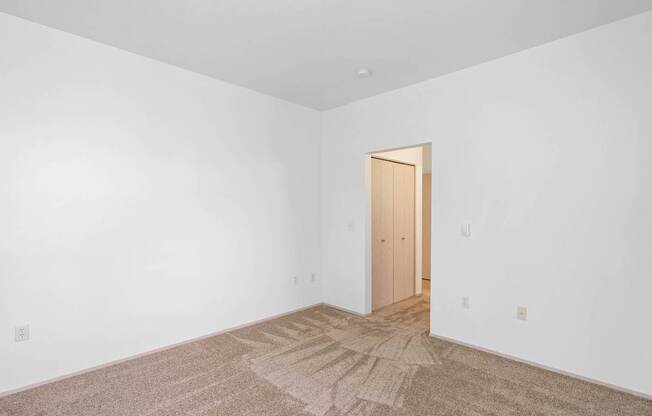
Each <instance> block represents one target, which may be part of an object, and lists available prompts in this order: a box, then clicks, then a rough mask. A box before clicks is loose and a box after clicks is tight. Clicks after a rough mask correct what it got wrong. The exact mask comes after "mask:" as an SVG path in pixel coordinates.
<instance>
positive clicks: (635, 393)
mask: <svg viewBox="0 0 652 416" xmlns="http://www.w3.org/2000/svg"><path fill="white" fill-rule="evenodd" d="M430 336H431V337H432V338H437V339H441V340H444V341H448V342H452V343H453V344H457V345H461V346H463V347H467V348H471V349H474V350H478V351H482V352H486V353H488V354H492V355H496V356H498V357H501V358H506V359H508V360H512V361H516V362H519V363H522V364H527V365H531V366H532V367H536V368H540V369H542V370H547V371H552V372H553V373H557V374H561V375H563V376H567V377H572V378H575V379H578V380H582V381H586V382H587V383H592V384H597V385H599V386H603V387H607V388H610V389H613V390H617V391H619V392H622V393H627V394H631V395H632V396H637V397H640V398H642V399H646V400H652V396H651V395H649V394H646V393H643V392H640V391H636V390H631V389H628V388H625V387H620V386H616V385H614V384H609V383H605V382H604V381H600V380H595V379H592V378H588V377H584V376H581V375H579V374H575V373H571V372H568V371H564V370H560V369H558V368H554V367H548V366H546V365H543V364H539V363H536V362H534V361H528V360H524V359H522V358H518V357H515V356H513V355H509V354H503V353H501V352H498V351H494V350H491V349H488V348H483V347H479V346H477V345H473V344H469V343H466V342H462V341H458V340H456V339H453V338H448V337H445V336H442V335H436V334H433V333H432V332H431V333H430Z"/></svg>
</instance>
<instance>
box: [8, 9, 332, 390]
mask: <svg viewBox="0 0 652 416" xmlns="http://www.w3.org/2000/svg"><path fill="white" fill-rule="evenodd" d="M319 134H320V114H319V113H318V112H316V111H313V110H309V109H306V108H303V107H300V106H297V105H293V104H290V103H287V102H284V101H281V100H278V99H274V98H271V97H268V96H265V95H262V94H258V93H255V92H253V91H250V90H247V89H243V88H239V87H235V86H232V85H229V84H226V83H224V82H220V81H216V80H214V79H210V78H207V77H204V76H200V75H197V74H193V73H191V72H188V71H184V70H181V69H178V68H175V67H172V66H169V65H165V64H162V63H159V62H156V61H153V60H150V59H146V58H143V57H140V56H136V55H133V54H130V53H127V52H124V51H120V50H118V49H114V48H111V47H108V46H104V45H101V44H98V43H94V42H92V41H89V40H85V39H82V38H78V37H75V36H73V35H70V34H66V33H63V32H59V31H56V30H53V29H49V28H46V27H43V26H39V25H36V24H33V23H29V22H27V21H24V20H20V19H17V18H15V17H11V16H9V15H5V14H0V197H1V201H0V328H2V332H0V334H1V335H2V336H1V337H0V392H4V391H7V390H10V389H14V388H18V387H21V386H25V385H29V384H31V383H35V382H40V381H43V380H46V379H50V378H52V377H57V376H61V375H65V374H68V373H70V372H73V371H77V370H81V369H85V368H88V367H91V366H95V365H99V364H104V363H106V362H109V361H112V360H116V359H121V358H124V357H128V356H131V355H133V354H137V353H142V352H145V351H149V350H152V349H154V348H158V347H162V346H166V345H170V344H173V343H176V342H179V341H185V340H188V339H192V338H194V337H198V336H202V335H206V334H209V333H212V332H214V331H219V330H222V329H226V328H230V327H233V326H236V325H240V324H244V323H246V322H250V321H253V320H258V319H261V318H266V317H270V316H272V315H275V314H279V313H284V312H288V311H291V310H294V309H297V308H300V307H304V306H307V305H311V304H314V303H317V302H319V301H321V296H320V289H319V280H320V275H319V274H317V281H316V282H312V280H311V279H310V273H311V272H317V273H318V272H319V270H318V269H317V267H318V263H319V261H318V260H319V243H320V239H319V231H320V229H319V215H320V211H319V210H320V205H319V198H320V193H319V187H318V186H316V184H318V183H319V163H320V158H319V151H320V149H319ZM293 276H297V278H298V283H297V284H296V285H295V284H294V282H293ZM22 324H29V325H30V329H31V339H30V340H29V341H27V342H21V343H15V342H14V326H16V325H22Z"/></svg>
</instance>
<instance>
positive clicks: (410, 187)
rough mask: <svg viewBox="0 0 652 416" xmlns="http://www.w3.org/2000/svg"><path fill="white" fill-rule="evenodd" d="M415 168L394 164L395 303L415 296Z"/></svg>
mask: <svg viewBox="0 0 652 416" xmlns="http://www.w3.org/2000/svg"><path fill="white" fill-rule="evenodd" d="M414 193H415V190H414V166H409V165H402V164H398V163H397V164H395V165H394V302H398V301H400V300H403V299H405V298H409V297H410V296H413V295H414V261H415V260H414V259H415V257H414V233H415V231H414V215H415V214H414Z"/></svg>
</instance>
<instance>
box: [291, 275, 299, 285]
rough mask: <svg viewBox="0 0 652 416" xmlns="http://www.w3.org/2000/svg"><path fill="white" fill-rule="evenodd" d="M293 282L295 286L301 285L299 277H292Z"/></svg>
mask: <svg viewBox="0 0 652 416" xmlns="http://www.w3.org/2000/svg"><path fill="white" fill-rule="evenodd" d="M292 281H293V282H294V284H295V285H298V284H299V276H292Z"/></svg>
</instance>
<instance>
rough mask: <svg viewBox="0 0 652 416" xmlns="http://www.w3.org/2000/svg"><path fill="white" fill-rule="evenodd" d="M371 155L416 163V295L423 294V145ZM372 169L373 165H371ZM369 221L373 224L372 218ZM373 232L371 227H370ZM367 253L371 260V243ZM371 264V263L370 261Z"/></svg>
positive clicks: (368, 214) (369, 184)
mask: <svg viewBox="0 0 652 416" xmlns="http://www.w3.org/2000/svg"><path fill="white" fill-rule="evenodd" d="M371 156H377V157H380V158H382V159H387V160H392V161H395V162H403V163H408V164H411V165H414V187H415V189H414V204H415V206H414V208H415V214H414V215H415V216H414V227H415V228H414V261H415V263H414V292H415V294H416V295H420V294H421V265H422V255H423V254H422V253H423V244H422V238H423V237H422V226H421V224H422V212H421V210H422V191H423V184H422V179H423V148H422V147H421V146H417V147H408V148H404V149H395V150H388V151H384V152H375V153H372V154H371ZM369 168H370V169H371V165H369ZM369 175H370V173H369ZM367 191H368V192H369V198H371V183H370V182H369V183H368V184H367ZM367 216H368V217H370V216H371V202H369V211H368V213H367ZM367 223H369V224H371V222H370V219H368V220H367ZM369 233H371V229H369ZM366 255H367V256H369V258H370V260H369V261H370V262H371V244H369V245H368V246H367V248H366ZM370 264H371V263H370ZM370 273H371V270H367V274H368V279H369V282H371V274H370ZM370 292H371V291H369V293H368V295H369V299H368V300H367V308H366V313H369V312H371V293H370Z"/></svg>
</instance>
